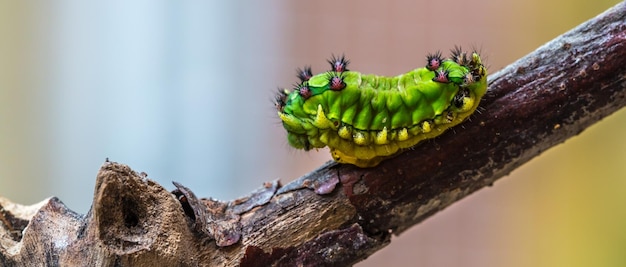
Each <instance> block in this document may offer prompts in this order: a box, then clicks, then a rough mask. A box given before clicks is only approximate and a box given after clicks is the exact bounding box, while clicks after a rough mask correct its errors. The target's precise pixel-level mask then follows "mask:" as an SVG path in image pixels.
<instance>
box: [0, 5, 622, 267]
mask: <svg viewBox="0 0 626 267" xmlns="http://www.w3.org/2000/svg"><path fill="white" fill-rule="evenodd" d="M625 87H626V4H625V3H620V4H618V5H617V6H615V7H613V8H612V9H610V10H608V11H607V12H605V13H603V14H601V15H599V16H598V17H596V18H594V19H592V20H590V21H588V22H586V23H584V24H582V25H580V26H578V27H577V28H575V29H573V30H572V31H570V32H568V33H565V34H564V35H562V36H559V37H557V38H556V39H554V40H553V41H551V42H549V43H547V44H545V45H544V46H542V47H540V48H538V49H537V50H536V51H534V52H532V53H530V54H529V55H527V56H525V57H524V58H522V59H520V60H518V61H517V62H515V63H513V64H511V65H509V66H508V67H506V68H505V69H503V70H501V71H499V72H497V73H495V74H493V75H491V76H489V90H488V92H487V95H486V96H485V97H484V99H483V100H482V102H481V105H480V107H479V109H480V110H479V112H477V113H476V114H475V115H473V116H472V117H471V118H470V120H468V121H466V122H464V123H462V124H461V125H459V126H457V127H455V128H453V129H451V130H449V131H447V132H446V133H444V134H442V135H441V136H439V137H437V138H435V139H433V140H430V141H426V142H423V143H422V144H419V145H418V146H416V147H415V148H414V149H411V150H408V151H406V152H405V153H402V154H401V155H399V156H397V157H395V158H393V159H390V160H387V161H384V162H382V163H381V164H380V165H379V166H377V167H375V168H369V169H361V168H357V167H354V166H350V165H340V164H336V163H328V164H325V165H323V166H321V167H320V168H319V169H317V170H315V171H313V172H311V173H309V174H307V175H305V176H303V177H301V178H300V179H298V180H296V181H294V182H292V183H290V184H287V185H285V186H284V187H280V185H279V184H278V183H277V182H273V183H267V184H265V185H264V186H263V187H262V188H260V189H259V190H257V191H255V192H253V193H251V195H250V196H248V197H244V198H241V199H237V200H234V201H230V202H227V203H222V202H218V201H214V200H211V199H198V198H197V197H196V196H195V195H194V194H193V192H191V190H190V189H188V188H186V187H184V186H182V185H179V184H176V187H177V189H176V190H174V192H167V191H166V190H165V189H164V188H163V187H161V186H160V185H158V184H156V183H154V182H152V181H150V180H149V179H147V178H146V177H145V176H143V175H141V174H137V173H135V172H134V171H132V170H131V169H130V168H129V167H127V166H125V165H121V164H117V163H111V162H106V163H105V164H104V165H103V167H102V168H101V170H100V172H99V173H98V178H97V182H96V189H95V194H94V203H93V206H92V209H91V210H90V212H89V213H88V214H87V215H84V216H83V215H79V214H76V213H74V212H72V211H70V210H68V209H66V208H65V206H64V205H63V204H62V203H61V202H60V201H59V200H58V199H56V198H51V199H48V200H46V201H44V202H42V203H41V204H39V205H33V206H30V207H24V206H19V205H16V204H13V203H11V202H9V201H8V200H5V199H1V198H0V266H33V265H49V266H56V265H63V266H96V265H97V266H198V265H200V266H222V265H241V266H267V265H277V266H292V265H304V266H309V265H311V266H313V265H315V266H337V265H339V266H341V265H349V264H352V263H355V262H357V261H360V260H362V259H364V258H366V257H367V256H368V255H370V254H372V253H374V252H375V251H376V250H378V249H381V248H382V247H384V246H385V245H386V244H388V243H389V240H390V236H391V234H399V233H401V232H402V231H404V230H406V229H407V228H409V227H411V226H413V225H415V224H416V223H419V222H421V221H422V220H424V219H426V218H428V217H429V216H431V215H433V214H435V213H436V212H438V211H440V210H441V209H443V208H445V207H447V206H448V205H450V204H451V203H453V202H455V201H457V200H459V199H461V198H463V197H465V196H467V195H469V194H470V193H472V192H474V191H476V190H478V189H481V188H483V187H485V186H489V185H491V184H493V183H494V181H496V180H497V179H499V178H500V177H502V176H504V175H507V174H508V173H509V172H511V171H512V170H513V169H515V168H517V167H518V166H520V165H522V164H524V163H525V162H527V161H528V160H530V159H531V158H533V157H535V156H537V155H539V154H540V153H541V152H543V151H545V150H546V149H548V148H550V147H552V146H554V145H557V144H559V143H562V142H564V141H565V140H567V139H568V138H570V137H572V136H575V135H577V134H578V133H580V132H581V131H583V130H584V129H585V128H587V127H589V126H590V125H592V124H593V123H595V122H597V121H599V120H601V119H602V118H604V117H605V116H608V115H610V114H611V113H613V112H615V111H617V110H619V109H620V108H621V107H623V106H624V105H625V104H626V99H625V98H626V90H625Z"/></svg>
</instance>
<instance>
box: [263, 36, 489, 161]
mask: <svg viewBox="0 0 626 267" xmlns="http://www.w3.org/2000/svg"><path fill="white" fill-rule="evenodd" d="M328 62H329V63H330V65H331V69H330V71H327V72H323V73H320V74H317V75H313V73H312V71H311V68H310V67H305V68H303V69H298V70H297V72H298V73H297V76H298V78H299V79H300V83H298V84H296V85H295V88H294V89H293V90H287V89H282V90H279V92H278V93H277V94H276V98H275V106H276V109H277V111H278V116H279V117H280V119H281V121H282V124H283V127H284V128H285V130H287V140H288V142H289V144H290V145H291V146H293V147H295V148H297V149H304V150H311V149H313V148H322V147H326V146H328V147H329V149H330V152H331V155H332V157H333V159H334V160H335V161H337V162H340V163H349V164H353V165H356V166H359V167H363V168H365V167H374V166H376V165H378V164H379V163H380V162H381V161H382V160H384V159H386V158H389V157H392V156H394V155H395V154H398V153H400V152H401V151H402V150H403V149H407V148H410V147H413V146H415V145H416V144H418V143H419V142H420V141H422V140H425V139H429V138H434V137H436V136H438V135H440V134H441V133H443V132H444V131H445V130H447V129H448V128H450V127H452V126H455V125H457V124H459V123H461V122H462V121H463V120H465V119H466V118H467V117H469V115H471V114H472V113H473V112H474V111H475V110H476V108H477V107H478V104H479V102H480V99H481V98H482V96H483V95H484V94H485V92H486V91H487V69H486V68H485V66H484V65H483V64H482V62H481V59H480V56H479V55H478V53H477V52H475V51H474V52H471V53H467V52H464V51H462V50H461V48H460V47H455V49H453V50H452V53H451V56H450V57H449V58H445V59H444V58H443V57H442V55H441V53H440V52H437V53H433V54H429V55H427V57H426V66H424V67H421V68H417V69H414V70H411V71H409V72H407V73H404V74H401V75H398V76H395V77H385V76H379V75H372V74H361V73H359V72H356V71H350V70H348V63H349V62H350V61H349V60H347V59H346V58H345V56H340V57H335V56H332V58H331V59H330V60H328Z"/></svg>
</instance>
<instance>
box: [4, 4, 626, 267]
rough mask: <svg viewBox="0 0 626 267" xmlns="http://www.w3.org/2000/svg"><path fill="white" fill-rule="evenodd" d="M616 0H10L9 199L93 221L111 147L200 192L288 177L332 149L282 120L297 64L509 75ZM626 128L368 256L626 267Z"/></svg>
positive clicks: (546, 160)
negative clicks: (278, 108) (438, 62)
mask: <svg viewBox="0 0 626 267" xmlns="http://www.w3.org/2000/svg"><path fill="white" fill-rule="evenodd" d="M618 2H619V1H617V0H611V1H607V0H600V1H582V0H577V1H565V0H555V1H533V0H531V1H447V0H442V1H426V0H421V1H408V0H407V1H402V0H397V1H341V2H339V1H314V2H311V1H309V2H306V3H304V2H298V3H296V2H294V1H269V0H268V1H263V3H261V2H258V1H198V2H193V1H186V2H183V1H180V2H179V1H168V2H166V1H162V2H161V1H103V2H95V1H91V2H87V1H46V2H39V4H34V3H33V2H31V1H11V2H2V3H1V4H0V38H1V40H0V120H1V121H0V196H3V197H6V198H9V199H11V200H13V201H15V202H18V203H22V204H33V203H36V202H39V201H41V200H43V199H45V198H47V197H50V196H57V197H59V198H60V199H61V200H62V201H64V202H65V203H66V204H67V205H68V206H69V208H70V209H73V210H75V211H77V212H79V213H86V212H87V211H88V209H89V207H90V205H91V201H92V193H93V188H94V182H95V176H96V173H97V171H98V169H99V167H100V166H101V165H102V163H103V162H104V160H105V158H107V157H108V158H110V159H111V160H112V161H116V162H121V163H125V164H128V165H130V166H131V167H132V168H133V169H135V170H136V171H145V172H146V173H148V177H149V178H151V179H154V180H156V181H158V182H159V183H160V184H162V185H163V186H165V187H166V188H168V189H170V190H171V189H172V188H173V186H172V185H171V181H172V180H174V181H178V182H181V183H182V184H184V185H186V186H188V187H190V188H192V189H193V190H194V191H195V193H196V194H197V195H199V196H202V197H209V196H210V197H214V198H218V199H224V200H228V199H234V198H236V197H238V196H242V195H244V194H246V193H248V192H249V191H251V190H253V189H255V188H257V187H258V186H260V185H261V183H262V182H264V181H269V180H273V179H278V178H280V179H281V181H282V182H283V183H287V182H289V181H291V180H293V179H295V178H297V177H299V176H301V175H303V174H305V173H307V172H309V171H311V170H313V169H315V168H316V167H317V166H319V165H320V164H322V163H323V162H325V161H327V160H329V159H330V155H329V154H328V151H327V150H320V151H319V152H310V153H305V152H302V151H296V150H294V149H291V148H290V147H289V146H288V144H287V142H286V139H285V132H284V130H283V129H282V127H281V124H280V123H279V120H278V118H277V117H276V115H275V109H274V107H273V104H272V98H273V94H274V92H275V90H276V88H277V87H279V86H281V87H288V88H290V87H291V86H292V84H294V83H295V82H296V81H297V78H296V77H295V68H296V67H302V66H304V65H311V66H312V67H313V70H314V72H319V71H322V70H326V69H327V66H326V65H327V63H326V59H327V58H329V56H330V55H331V54H333V53H335V54H341V53H345V54H346V55H347V56H348V58H349V59H350V60H351V62H352V64H351V68H352V69H354V70H358V71H361V72H364V73H376V74H381V75H396V74H400V73H403V72H406V71H408V70H410V69H413V68H415V67H421V66H423V65H424V62H425V60H424V56H425V55H426V53H428V52H434V51H437V50H441V51H443V52H445V53H447V51H449V49H450V48H453V47H454V45H462V46H463V47H465V48H470V47H472V46H474V47H478V48H479V49H480V50H481V51H482V54H483V56H484V57H485V58H486V60H487V64H488V65H489V67H490V68H489V71H490V72H491V73H494V72H496V71H498V70H500V69H501V68H503V67H504V66H506V65H508V64H510V63H512V62H513V61H515V60H516V59H518V58H520V57H521V56H523V55H525V54H527V53H529V52H531V51H532V50H534V49H535V48H537V47H538V46H540V45H541V44H543V43H545V42H547V41H549V40H551V39H552V38H554V37H556V36H558V35H559V34H561V33H564V32H565V31H567V30H569V29H571V28H573V27H574V26H576V25H578V24H580V23H582V22H583V21H586V20H588V19H590V18H592V17H594V16H595V15H597V14H599V13H600V12H602V11H604V10H606V9H607V8H609V7H611V6H613V5H615V4H616V3H618ZM487 112H488V111H487ZM625 135H626V111H624V110H622V111H620V112H618V113H615V114H614V115H612V116H610V117H608V118H606V119H604V120H603V121H601V122H599V123H598V124H596V125H595V126H593V127H591V128H589V129H588V130H586V131H584V132H583V133H582V134H581V135H579V136H578V137H575V138H572V139H570V140H568V141H567V142H565V143H564V144H562V145H559V146H557V147H554V148H553V149H551V150H549V151H547V152H545V153H544V154H542V155H541V156H540V157H538V158H535V159H534V160H532V161H531V162H529V163H528V164H526V165H524V166H522V167H521V168H519V169H517V170H516V171H514V172H513V173H511V175H509V176H508V177H504V178H503V179H502V180H499V181H498V182H496V183H495V184H494V186H493V187H490V188H486V189H483V190H481V191H479V192H477V193H475V194H473V195H471V196H470V197H468V198H466V199H464V200H462V201H460V202H458V203H456V204H454V205H452V206H451V207H449V208H448V209H446V210H444V211H442V212H440V213H439V214H437V215H436V216H434V217H432V218H430V219H428V220H426V221H425V222H423V223H421V224H420V225H418V226H416V227H413V228H412V229H411V230H409V231H407V232H405V233H403V234H402V235H401V236H399V237H394V238H393V239H392V243H391V245H389V246H388V247H387V248H385V249H383V250H381V251H379V252H378V253H376V254H374V255H373V256H371V257H370V258H369V259H367V260H366V261H364V262H362V263H360V264H358V266H361V267H365V266H380V265H383V264H385V265H386V266H625V265H626V255H625V254H624V253H623V252H624V251H625V250H626V227H624V225H626V209H625V205H624V204H626V179H624V176H626V164H624V163H625V160H626V142H624V138H623V136H625Z"/></svg>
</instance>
